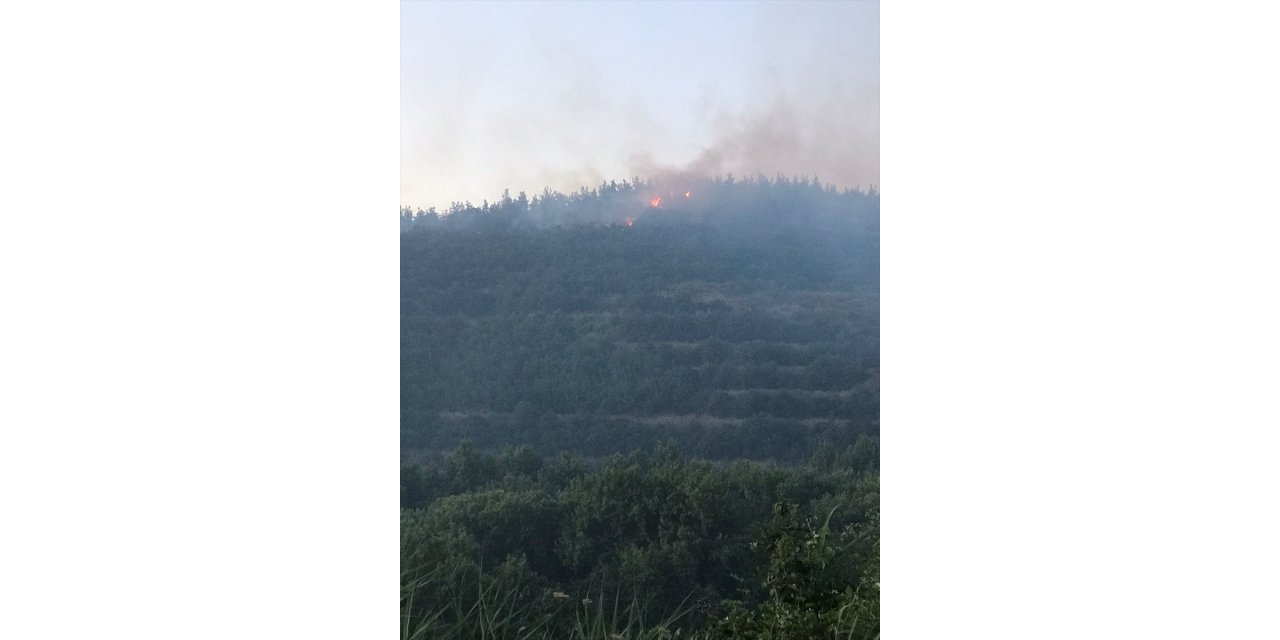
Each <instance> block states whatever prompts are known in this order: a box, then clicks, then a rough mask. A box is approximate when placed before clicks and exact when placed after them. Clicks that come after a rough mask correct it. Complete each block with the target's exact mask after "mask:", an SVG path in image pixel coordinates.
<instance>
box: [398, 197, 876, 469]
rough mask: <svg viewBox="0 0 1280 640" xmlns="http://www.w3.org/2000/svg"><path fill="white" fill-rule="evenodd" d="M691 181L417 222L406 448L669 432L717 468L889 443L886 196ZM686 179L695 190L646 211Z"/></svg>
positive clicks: (575, 444)
mask: <svg viewBox="0 0 1280 640" xmlns="http://www.w3.org/2000/svg"><path fill="white" fill-rule="evenodd" d="M688 185H691V186H688ZM688 185H682V186H681V187H680V188H679V189H678V190H671V189H661V188H659V187H658V186H656V185H653V184H644V183H639V182H637V183H623V184H622V185H617V184H614V185H612V186H610V185H602V186H601V188H600V189H598V190H591V191H586V190H584V191H583V192H580V193H578V194H574V195H573V196H570V197H563V196H559V194H553V193H547V194H544V195H543V196H541V197H538V198H534V199H533V200H531V201H530V200H522V199H520V198H515V199H504V200H503V201H502V202H499V203H497V204H494V205H491V206H489V207H487V208H482V209H468V208H466V207H459V208H457V209H456V210H455V211H453V212H452V213H451V214H450V215H448V216H446V217H444V218H431V219H432V220H434V222H423V221H418V222H414V223H412V224H409V225H408V228H410V229H412V230H411V231H410V232H407V233H404V234H402V238H401V415H402V445H403V447H404V448H405V449H406V450H419V451H441V450H447V449H450V448H452V447H453V446H455V445H457V444H458V443H459V442H461V441H462V440H464V439H467V440H470V441H471V442H473V443H474V444H475V445H476V446H477V447H480V448H484V449H495V448H498V447H502V446H505V445H508V444H518V443H527V444H529V445H530V446H531V447H532V448H533V449H534V451H535V452H537V453H539V454H541V455H551V454H555V453H557V452H559V451H562V450H563V451H571V452H575V453H579V454H582V455H585V456H588V457H597V456H603V455H608V454H609V453H613V452H616V451H627V450H631V449H635V448H646V449H648V448H652V447H653V446H654V444H655V443H657V442H660V441H663V440H668V439H670V440H674V441H675V442H676V443H677V445H678V446H679V447H680V448H681V449H682V450H683V451H685V452H687V453H689V454H693V455H698V456H701V457H706V458H713V459H736V458H741V457H747V458H756V459H773V460H778V461H791V462H798V461H803V460H806V459H807V458H808V457H809V456H810V455H811V454H812V452H813V450H814V449H815V448H816V446H817V445H818V443H819V442H822V441H829V442H831V443H832V444H833V445H836V446H840V447H844V446H847V445H851V444H853V443H854V442H855V441H856V440H857V438H858V436H859V435H875V434H877V433H878V429H879V422H878V413H879V400H878V395H879V382H878V371H879V304H878V299H879V291H878V279H879V268H878V264H879V215H878V207H879V204H878V202H879V198H878V196H877V195H875V194H866V193H861V192H837V191H834V190H831V189H825V188H822V187H820V186H819V185H817V184H816V183H812V182H809V181H786V180H778V181H766V180H757V181H749V182H743V181H737V182H733V183H728V182H719V181H701V182H696V183H692V182H691V183H688ZM686 186H687V188H688V189H689V190H690V193H694V194H697V196H696V197H693V198H690V199H687V200H685V199H682V198H679V197H677V198H676V200H677V204H676V205H673V206H671V207H668V206H665V205H664V206H663V207H662V208H653V207H650V206H649V205H648V204H647V203H648V200H649V195H650V194H653V193H660V192H664V191H665V192H667V193H673V194H676V195H678V194H682V193H683V192H685V191H686ZM663 195H664V196H665V193H663ZM557 207H559V208H568V209H571V210H572V211H574V212H576V213H574V214H573V215H568V216H560V217H557V215H558V214H557V215H553V213H555V212H556V211H559V209H557ZM626 216H633V217H634V219H635V224H634V226H626V225H623V224H620V223H621V222H622V220H623V218H624V217H626ZM426 219H427V218H423V220H426ZM415 220H416V218H415ZM565 221H579V222H590V224H573V225H568V226H564V225H563V224H561V223H563V222H565Z"/></svg>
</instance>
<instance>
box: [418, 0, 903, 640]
mask: <svg viewBox="0 0 1280 640" xmlns="http://www.w3.org/2000/svg"><path fill="white" fill-rule="evenodd" d="M402 12H404V14H405V20H402V25H404V27H403V28H404V29H405V31H404V32H403V33H402V37H403V41H404V45H403V47H404V49H403V50H404V54H403V55H404V62H405V64H404V65H403V68H402V73H403V79H404V85H405V86H404V91H403V96H404V97H403V100H404V102H403V104H402V118H403V132H404V136H405V137H404V144H403V152H402V165H403V166H402V170H403V176H402V191H401V194H402V206H401V210H400V225H401V243H400V260H401V273H400V287H401V307H400V338H401V380H400V394H401V485H400V490H401V507H402V509H401V571H402V579H401V583H402V584H401V587H402V600H401V628H402V638H472V637H495V638H547V639H550V638H581V639H583V640H585V639H587V638H607V639H613V638H645V639H650V638H652V639H657V638H672V637H682V638H697V639H706V640H710V639H712V638H758V639H761V640H764V639H770V640H789V639H794V640H802V639H803V640H811V639H813V638H820V637H839V638H859V639H867V640H869V639H872V638H878V636H879V458H880V456H879V453H880V448H879V447H880V420H879V380H880V349H879V333H880V327H879V259H880V194H879V191H878V189H877V188H876V187H875V184H876V183H877V182H878V177H879V176H878V168H877V167H878V141H877V138H878V109H877V107H876V106H875V103H876V102H877V101H878V74H877V73H876V67H877V66H878V59H877V56H878V53H877V50H878V41H877V38H876V36H875V34H876V30H877V24H876V23H877V13H878V8H877V6H876V5H875V4H874V3H832V4H787V5H785V6H783V5H772V4H743V5H728V4H701V3H698V4H695V3H690V4H686V5H638V4H637V5H632V4H607V5H606V4H575V5H544V4H537V5H534V4H518V5H516V4H512V5H480V6H479V7H477V6H476V5H470V4H468V5H465V6H464V5H460V4H459V5H442V4H438V3H405V4H402ZM764 53H767V54H768V55H769V56H772V57H770V58H769V60H768V61H766V60H764V59H763V58H762V57H760V56H761V55H763V54H764ZM441 59H444V60H448V61H450V62H451V63H456V64H449V65H439V64H433V62H432V61H433V60H435V61H437V62H438V61H439V60H441Z"/></svg>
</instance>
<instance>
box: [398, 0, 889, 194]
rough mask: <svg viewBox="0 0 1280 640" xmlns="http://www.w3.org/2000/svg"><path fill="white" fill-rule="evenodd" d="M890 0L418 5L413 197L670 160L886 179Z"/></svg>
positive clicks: (406, 72)
mask: <svg viewBox="0 0 1280 640" xmlns="http://www.w3.org/2000/svg"><path fill="white" fill-rule="evenodd" d="M879 22H880V10H879V4H878V3H877V2H856V1H850V2H786V3H777V4H774V3H764V2H758V3H757V2H741V3H713V2H687V3H685V2H681V3H675V2H673V3H665V2H643V3H623V2H582V3H536V2H518V3H463V2H458V3H450V2H401V4H400V51H401V53H400V78H401V80H400V82H401V92H400V132H401V133H400V136H401V145H400V164H401V182H400V197H401V203H402V204H404V205H409V206H414V207H422V208H427V207H430V206H437V207H440V208H442V209H443V208H445V207H447V206H448V204H449V203H450V202H452V201H455V200H457V201H462V200H471V201H472V202H475V203H477V204H478V203H479V202H480V201H482V200H484V199H489V200H495V199H497V198H498V197H499V196H500V195H501V193H502V190H503V189H506V188H509V189H511V192H512V194H515V193H516V192H518V191H521V190H524V191H527V192H528V193H529V194H530V195H533V194H535V193H538V192H541V191H542V188H543V187H544V186H550V187H552V188H555V189H560V190H576V189H577V188H578V187H580V186H595V185H598V184H599V183H600V181H601V180H610V179H617V180H622V179H624V178H630V177H631V176H633V175H639V176H640V177H649V176H650V175H651V174H654V173H656V172H659V171H662V170H683V171H687V172H691V173H703V174H712V175H715V174H724V173H728V172H733V173H735V174H736V175H754V174H756V173H764V174H765V175H768V176H773V175H775V174H777V173H779V172H782V173H785V174H788V175H809V176H812V175H814V174H817V175H818V177H819V178H821V179H822V180H823V181H824V182H831V183H835V184H837V185H840V186H858V185H861V186H862V187H864V188H865V187H867V186H868V185H870V184H878V183H879V177H880V170H879V155H880V141H879V140H880V133H879V130H880V106H879V105H880V89H879V84H880V73H879V68H880V54H879V51H880V37H879Z"/></svg>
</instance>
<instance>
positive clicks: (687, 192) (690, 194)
mask: <svg viewBox="0 0 1280 640" xmlns="http://www.w3.org/2000/svg"><path fill="white" fill-rule="evenodd" d="M692 195H693V192H692V191H686V192H684V197H686V198H688V197H689V196H692Z"/></svg>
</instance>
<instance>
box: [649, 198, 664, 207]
mask: <svg viewBox="0 0 1280 640" xmlns="http://www.w3.org/2000/svg"><path fill="white" fill-rule="evenodd" d="M649 206H651V207H660V206H662V196H658V197H657V198H654V199H652V200H650V201H649Z"/></svg>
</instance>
